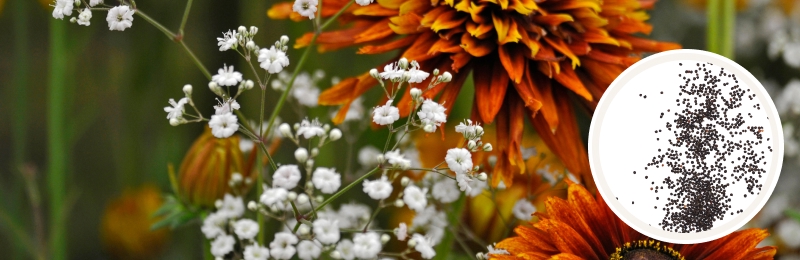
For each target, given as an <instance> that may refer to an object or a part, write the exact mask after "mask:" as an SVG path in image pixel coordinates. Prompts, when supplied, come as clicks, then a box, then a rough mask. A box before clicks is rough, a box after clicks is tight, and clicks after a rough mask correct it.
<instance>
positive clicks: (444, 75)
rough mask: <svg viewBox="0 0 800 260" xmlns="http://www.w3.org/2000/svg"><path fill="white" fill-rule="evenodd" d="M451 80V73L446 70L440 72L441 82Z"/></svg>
mask: <svg viewBox="0 0 800 260" xmlns="http://www.w3.org/2000/svg"><path fill="white" fill-rule="evenodd" d="M451 80H453V74H450V72H447V71H445V72H444V73H442V78H441V81H442V82H450V81H451Z"/></svg>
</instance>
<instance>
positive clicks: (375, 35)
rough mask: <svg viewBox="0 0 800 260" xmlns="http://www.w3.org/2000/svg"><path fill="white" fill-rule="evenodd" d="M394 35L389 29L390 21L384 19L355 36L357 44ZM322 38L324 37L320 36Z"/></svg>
mask: <svg viewBox="0 0 800 260" xmlns="http://www.w3.org/2000/svg"><path fill="white" fill-rule="evenodd" d="M392 34H394V31H392V30H391V28H389V19H388V18H386V19H383V20H380V21H378V22H376V23H375V24H373V25H372V26H371V27H369V28H368V29H366V30H364V31H363V32H361V33H359V34H358V35H356V36H355V43H362V42H369V41H375V40H380V39H383V38H386V37H389V36H391V35H392ZM320 36H322V35H320Z"/></svg>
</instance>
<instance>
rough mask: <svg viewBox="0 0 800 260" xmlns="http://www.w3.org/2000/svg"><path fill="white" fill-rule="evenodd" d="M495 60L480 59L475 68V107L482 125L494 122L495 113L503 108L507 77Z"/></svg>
mask: <svg viewBox="0 0 800 260" xmlns="http://www.w3.org/2000/svg"><path fill="white" fill-rule="evenodd" d="M498 63H500V62H499V60H497V59H496V58H488V59H482V60H481V61H480V62H478V63H477V64H476V65H478V66H476V67H475V71H474V75H473V79H474V81H475V105H476V106H477V108H478V112H479V114H480V116H481V122H483V123H484V124H488V123H491V122H492V121H494V117H495V115H497V111H499V110H500V107H501V106H503V98H504V97H505V95H506V89H508V76H507V75H506V72H505V71H504V70H503V66H502V65H501V64H498Z"/></svg>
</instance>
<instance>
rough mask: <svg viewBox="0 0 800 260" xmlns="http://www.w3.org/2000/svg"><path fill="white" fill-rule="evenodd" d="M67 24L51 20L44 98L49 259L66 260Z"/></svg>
mask: <svg viewBox="0 0 800 260" xmlns="http://www.w3.org/2000/svg"><path fill="white" fill-rule="evenodd" d="M66 26H67V22H66V21H61V20H57V19H50V68H49V71H50V77H49V82H48V91H47V93H48V96H47V101H48V102H47V105H48V106H47V139H48V144H49V145H48V152H47V155H48V161H47V187H48V191H49V195H50V250H49V251H50V257H51V259H54V260H65V259H66V258H67V240H66V229H67V225H66V216H65V215H66V214H65V213H63V212H64V211H63V207H64V205H65V204H64V203H65V201H64V199H65V198H66V197H67V192H66V183H65V182H66V173H67V171H66V167H67V153H68V151H67V146H66V144H67V140H66V137H65V132H64V131H63V130H64V129H65V126H66V124H65V120H66V117H67V113H66V106H65V102H66V100H64V97H65V95H66V94H67V91H66V88H67V86H66V82H67V81H66V77H67V57H66V56H67V54H68V52H67V47H66V39H67V37H66V36H67V35H66Z"/></svg>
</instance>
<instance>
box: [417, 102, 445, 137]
mask: <svg viewBox="0 0 800 260" xmlns="http://www.w3.org/2000/svg"><path fill="white" fill-rule="evenodd" d="M444 111H445V108H444V106H442V105H440V104H439V103H436V102H434V101H432V100H430V99H426V100H425V101H424V102H422V108H420V110H419V112H417V116H419V119H420V121H421V122H422V124H423V125H426V126H432V127H431V129H432V130H431V131H428V129H427V128H426V130H425V131H427V132H429V133H432V132H435V131H436V127H438V126H439V125H441V124H442V123H445V122H447V114H445V113H444Z"/></svg>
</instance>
